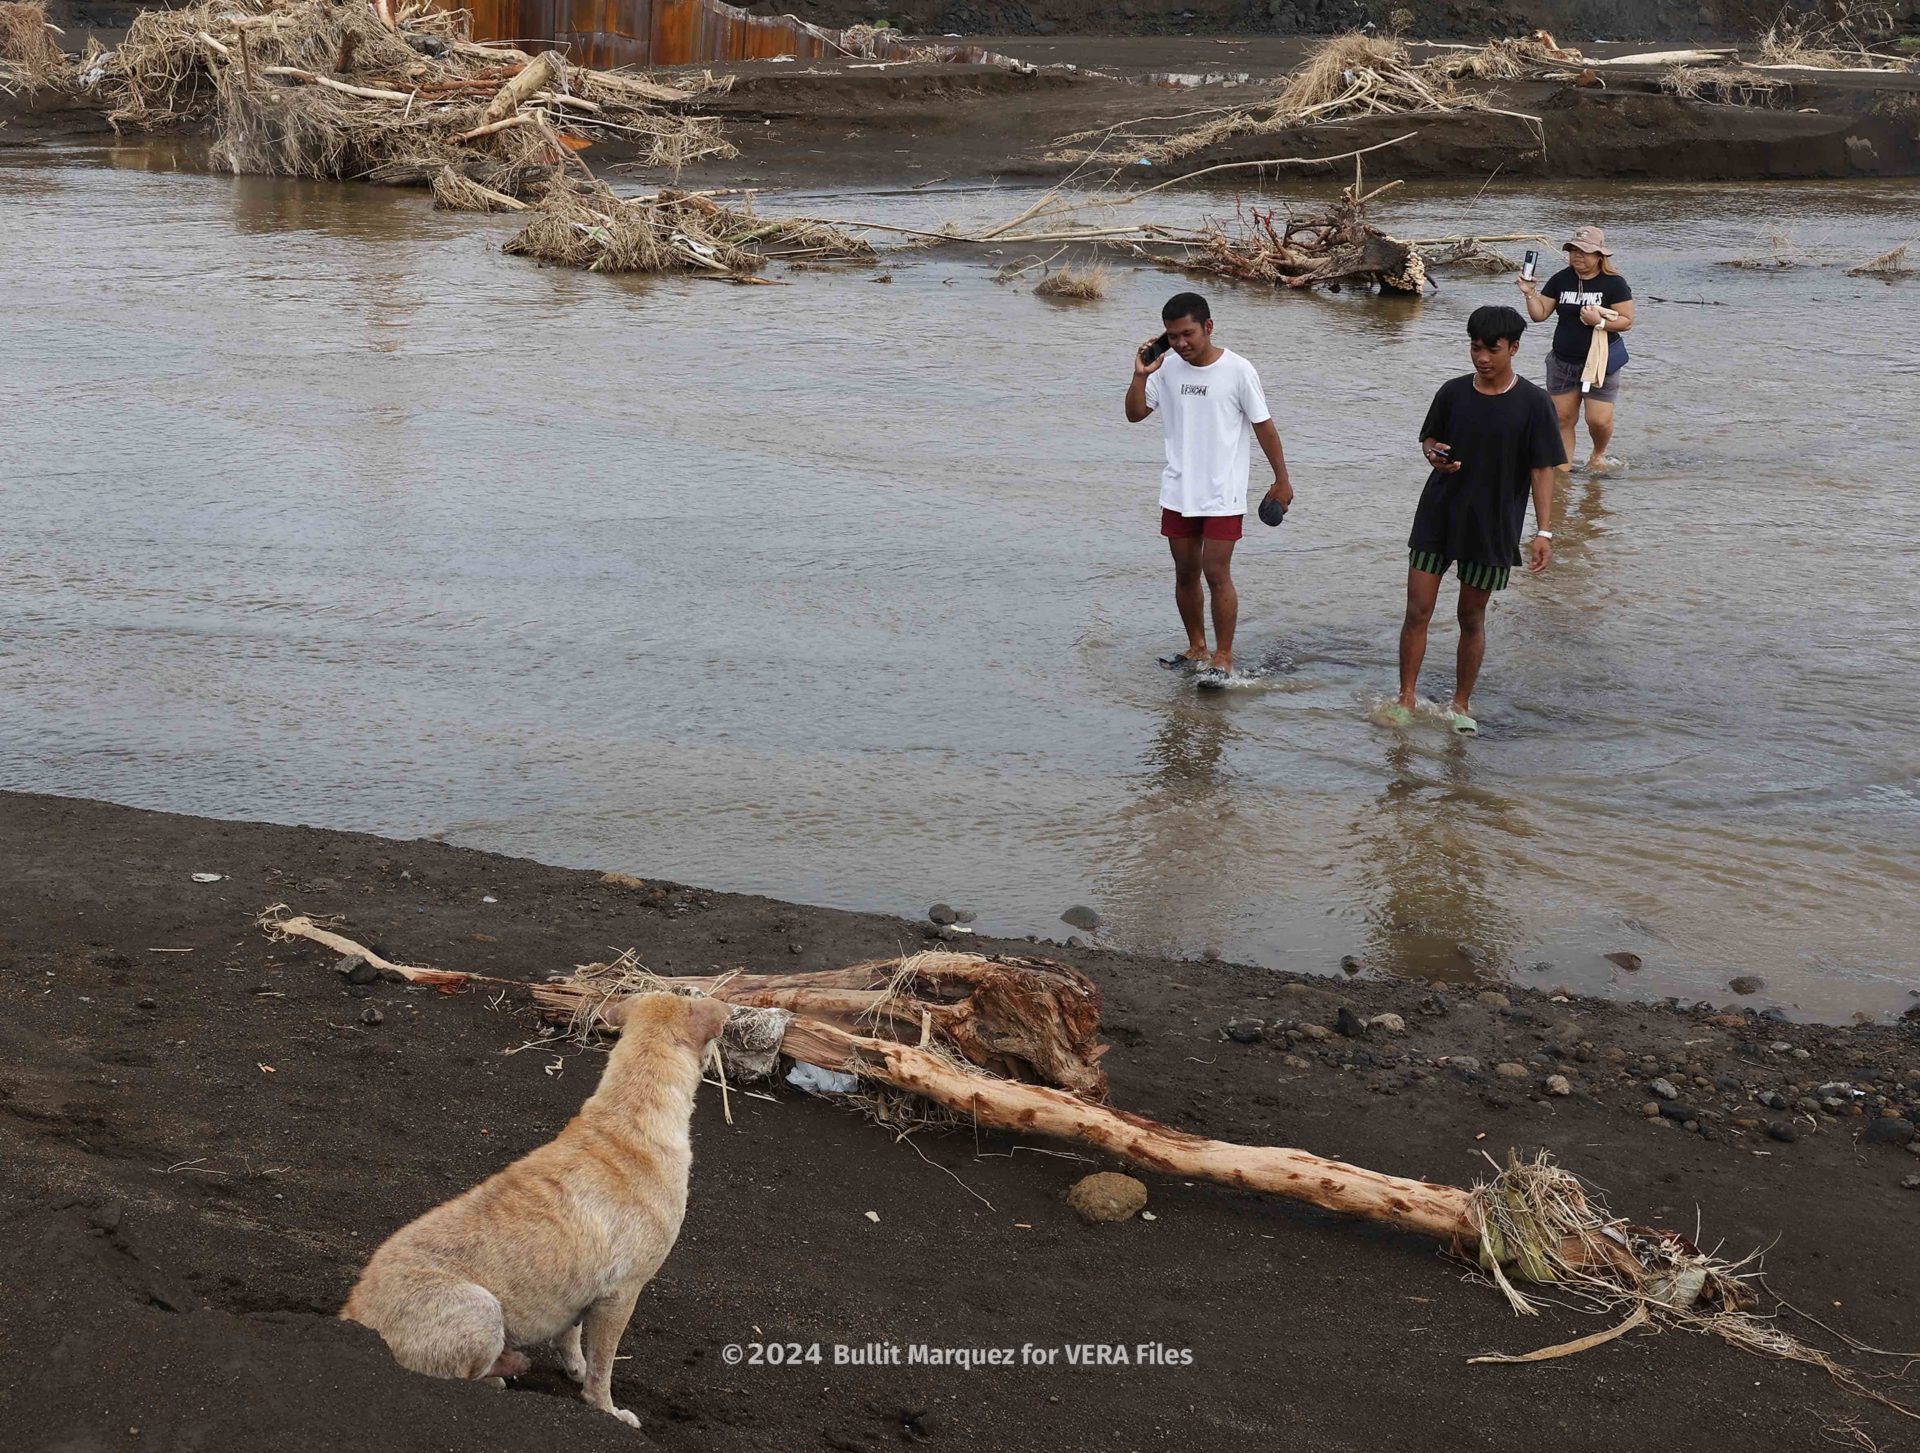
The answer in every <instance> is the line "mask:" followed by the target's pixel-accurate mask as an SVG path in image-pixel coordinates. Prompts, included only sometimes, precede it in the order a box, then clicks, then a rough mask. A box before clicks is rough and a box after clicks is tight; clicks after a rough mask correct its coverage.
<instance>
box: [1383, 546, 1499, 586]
mask: <svg viewBox="0 0 1920 1453" xmlns="http://www.w3.org/2000/svg"><path fill="white" fill-rule="evenodd" d="M1407 563H1408V564H1409V565H1411V566H1412V567H1413V568H1414V569H1415V570H1418V571H1421V572H1423V573H1425V574H1427V575H1445V574H1446V573H1447V567H1448V566H1449V565H1451V564H1453V562H1452V561H1451V560H1449V559H1448V558H1447V557H1446V556H1444V555H1442V554H1440V553H1439V551H1437V550H1409V551H1408V552H1407ZM1512 573H1513V570H1512V567H1511V566H1507V565H1476V564H1474V563H1473V562H1472V561H1471V560H1462V561H1461V562H1460V583H1461V584H1462V585H1471V586H1472V587H1473V588H1474V589H1475V590H1505V589H1506V588H1507V577H1508V576H1509V575H1511V574H1512Z"/></svg>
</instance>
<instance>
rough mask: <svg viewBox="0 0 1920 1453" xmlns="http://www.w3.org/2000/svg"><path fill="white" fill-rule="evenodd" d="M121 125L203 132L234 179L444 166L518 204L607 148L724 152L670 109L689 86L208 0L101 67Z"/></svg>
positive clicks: (412, 175)
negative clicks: (582, 154) (584, 150)
mask: <svg viewBox="0 0 1920 1453" xmlns="http://www.w3.org/2000/svg"><path fill="white" fill-rule="evenodd" d="M101 71H102V77H101V81H100V89H101V90H102V91H103V92H104V93H105V95H106V96H107V98H108V99H109V101H110V103H111V104H112V106H113V110H112V112H111V114H110V116H109V120H111V121H112V122H113V124H114V125H115V126H116V127H120V126H135V127H139V128H141V129H143V130H150V131H151V130H162V129H171V128H176V127H183V126H194V125H210V126H211V127H212V129H213V131H214V135H215V155H216V157H217V159H218V160H219V161H220V162H221V163H222V164H224V165H225V166H227V167H229V168H230V169H232V170H233V171H236V172H264V173H268V174H271V175H280V176H311V177H330V178H363V179H369V180H374V181H384V182H396V183H404V184H411V185H424V184H427V183H429V182H434V181H436V180H439V181H440V182H441V185H439V186H437V187H436V197H437V198H439V199H440V200H442V202H443V205H444V204H448V203H449V202H450V201H452V200H454V194H455V192H456V191H457V188H454V187H452V186H451V185H450V182H449V181H448V180H445V179H447V172H448V169H449V168H452V169H453V171H454V172H455V173H457V174H459V175H461V176H464V177H466V178H468V179H469V180H472V181H475V182H477V183H480V184H481V185H482V186H483V187H484V188H486V189H488V190H490V191H493V192H498V193H501V194H504V195H519V194H523V193H526V192H528V191H530V190H532V189H533V188H534V187H535V186H536V185H537V184H538V183H540V182H542V181H544V180H545V179H547V178H548V177H550V176H552V175H554V174H555V173H557V172H558V171H559V170H561V169H562V168H564V167H565V166H566V165H567V162H568V159H569V157H570V156H571V154H572V153H573V151H575V150H577V149H579V148H580V147H583V146H585V145H588V144H590V142H591V140H593V139H595V138H603V137H620V138H624V139H627V140H629V141H631V140H635V139H637V140H639V141H640V142H642V143H644V144H645V147H646V152H645V160H646V162H647V163H648V164H651V165H656V166H667V167H676V168H677V167H679V166H682V165H684V164H686V163H687V162H689V161H692V160H694V159H696V158H699V157H703V156H731V155H734V154H735V153H734V150H733V148H732V147H731V146H730V145H728V143H727V142H725V141H724V140H722V139H721V137H720V135H719V130H718V123H716V122H714V121H712V120H711V119H709V118H705V117H698V116H688V115H685V114H683V113H681V112H680V111H677V110H671V109H667V108H668V107H671V106H677V105H679V104H681V103H684V102H686V101H689V100H691V99H692V98H693V97H694V96H695V95H697V94H698V83H697V82H696V84H695V86H693V87H666V86H661V85H657V84H655V83H653V82H651V81H648V80H646V79H644V78H642V77H639V76H630V75H625V74H622V73H619V72H602V71H591V70H587V69H584V68H578V67H573V66H570V65H568V64H567V62H566V61H565V60H563V59H562V58H561V57H560V56H559V55H558V54H557V53H553V52H544V53H542V54H540V55H538V56H533V55H529V54H527V53H526V52H524V51H520V50H515V49H512V48H511V47H505V46H491V45H479V44H476V43H474V42H473V41H472V40H470V39H469V38H468V16H467V13H466V12H465V11H441V10H435V9H431V8H429V7H428V6H426V5H425V4H424V3H416V4H409V5H408V6H406V7H405V8H404V9H402V10H401V11H400V13H399V14H398V15H397V16H394V15H393V14H392V12H391V11H390V10H387V9H385V8H384V7H383V8H382V9H379V10H376V8H375V7H374V5H372V4H370V3H368V0H339V3H334V0H203V3H201V4H197V5H192V6H188V7H186V8H184V9H179V10H150V11H145V12H143V13H142V14H141V15H140V16H139V17H138V18H137V19H136V20H135V21H134V24H133V27H132V29H131V30H130V31H129V32H128V35H127V38H126V40H125V41H124V42H123V43H122V44H121V45H120V47H119V48H118V49H117V50H116V51H114V52H113V53H112V54H111V55H110V56H108V57H106V58H105V60H104V62H103V64H102V66H101Z"/></svg>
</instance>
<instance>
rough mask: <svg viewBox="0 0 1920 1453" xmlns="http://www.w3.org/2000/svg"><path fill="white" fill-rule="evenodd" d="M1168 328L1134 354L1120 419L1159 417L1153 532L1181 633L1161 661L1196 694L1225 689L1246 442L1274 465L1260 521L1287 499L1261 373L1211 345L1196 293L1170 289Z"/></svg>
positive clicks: (1275, 517) (1273, 519) (1207, 314)
mask: <svg viewBox="0 0 1920 1453" xmlns="http://www.w3.org/2000/svg"><path fill="white" fill-rule="evenodd" d="M1160 321H1161V322H1162V323H1164V324H1165V325H1166V329H1167V331H1166V332H1165V333H1164V334H1163V335H1162V336H1161V337H1160V338H1156V339H1152V340H1149V341H1148V342H1147V343H1144V344H1142V345H1141V347H1140V351H1139V352H1138V353H1136V354H1135V355H1134V360H1133V382H1132V383H1131V384H1129V385H1128V386H1127V422H1128V423H1130V424H1137V423H1139V422H1140V421H1141V420H1142V419H1144V418H1146V417H1147V415H1148V414H1153V413H1157V414H1159V415H1160V426H1161V428H1162V430H1163V431H1164V432H1165V434H1166V438H1167V467H1166V468H1165V469H1164V470H1163V471H1162V472H1161V475H1160V533H1161V534H1162V535H1164V536H1166V539H1167V544H1168V546H1169V547H1171V549H1172V551H1173V599H1174V603H1175V604H1176V605H1178V606H1179V607H1180V621H1181V624H1183V625H1184V626H1185V627H1186V628H1187V645H1186V649H1185V650H1183V651H1179V652H1176V653H1175V654H1173V655H1171V656H1162V657H1161V658H1160V663H1161V665H1163V666H1171V667H1176V668H1180V669H1184V670H1189V671H1195V672H1197V673H1198V674H1197V676H1196V681H1197V683H1198V684H1199V685H1200V686H1201V687H1202V688H1218V687H1221V686H1225V685H1226V684H1227V679H1228V677H1229V676H1230V675H1231V674H1232V672H1233V628H1234V623H1235V622H1236V620H1237V619H1238V618H1239V614H1240V597H1239V595H1238V594H1237V593H1236V592H1235V591H1234V588H1233V568H1232V567H1233V545H1234V542H1235V541H1236V540H1238V539H1239V538H1240V532H1241V526H1242V525H1243V524H1244V523H1245V521H1246V515H1247V477H1248V473H1249V467H1250V463H1251V451H1250V450H1249V449H1248V447H1247V440H1248V438H1249V437H1252V438H1254V439H1258V440H1259V441H1260V450H1261V452H1262V453H1264V454H1265V455H1266V456H1267V463H1269V464H1271V465H1272V466H1273V484H1272V486H1271V487H1269V488H1268V490H1267V493H1266V499H1265V501H1263V510H1264V511H1265V512H1266V513H1267V515H1268V516H1269V522H1270V523H1275V524H1277V523H1278V522H1279V516H1280V515H1282V514H1285V513H1286V510H1287V507H1288V506H1289V505H1291V504H1292V503H1293V485H1292V484H1291V483H1289V482H1288V480H1287V461H1286V459H1285V457H1284V456H1283V455H1282V454H1281V452H1280V434H1279V431H1278V430H1276V429H1275V428H1274V427H1273V416H1272V415H1271V414H1270V413H1268V412H1267V399H1266V395H1265V393H1264V392H1262V390H1261V388H1260V375H1259V374H1258V373H1256V372H1255V371H1254V367H1253V365H1252V364H1251V363H1248V362H1247V360H1246V359H1244V358H1242V357H1241V356H1240V355H1239V354H1237V353H1234V352H1231V351H1229V350H1228V349H1225V348H1221V347H1218V346H1216V345H1215V343H1214V341H1213V313H1212V311H1211V310H1210V309H1209V308H1208V307H1207V300H1206V299H1205V298H1203V297H1201V296H1200V295H1199V294H1198V293H1178V294H1176V295H1175V296H1173V297H1172V298H1169V299H1168V300H1167V305H1166V306H1165V307H1164V308H1162V309H1161V310H1160ZM1203 581H1204V582H1205V585H1206V592H1207V593H1208V594H1210V595H1211V596H1212V597H1213V650H1212V651H1211V652H1209V651H1208V650H1207V632H1206V618H1205V612H1204V610H1203V609H1202V607H1203V605H1204V604H1205V601H1204V599H1203V596H1202V592H1201V583H1202V582H1203Z"/></svg>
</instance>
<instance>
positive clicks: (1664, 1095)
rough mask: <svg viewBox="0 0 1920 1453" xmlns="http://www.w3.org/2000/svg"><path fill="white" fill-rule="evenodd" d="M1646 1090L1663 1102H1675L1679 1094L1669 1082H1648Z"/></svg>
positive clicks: (1671, 1082)
mask: <svg viewBox="0 0 1920 1453" xmlns="http://www.w3.org/2000/svg"><path fill="white" fill-rule="evenodd" d="M1647 1088H1648V1089H1649V1090H1652V1091H1653V1093H1654V1094H1656V1095H1658V1096H1659V1097H1660V1098H1661V1099H1663V1100H1677V1099H1679V1098H1680V1092H1679V1091H1678V1090H1676V1089H1675V1088H1674V1087H1673V1081H1671V1080H1649V1081H1648V1082H1647Z"/></svg>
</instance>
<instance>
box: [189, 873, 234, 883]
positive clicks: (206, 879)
mask: <svg viewBox="0 0 1920 1453" xmlns="http://www.w3.org/2000/svg"><path fill="white" fill-rule="evenodd" d="M226 877H227V875H226V874H225V873H195V874H194V875H193V881H194V882H196V883H223V882H225V881H226Z"/></svg>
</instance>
